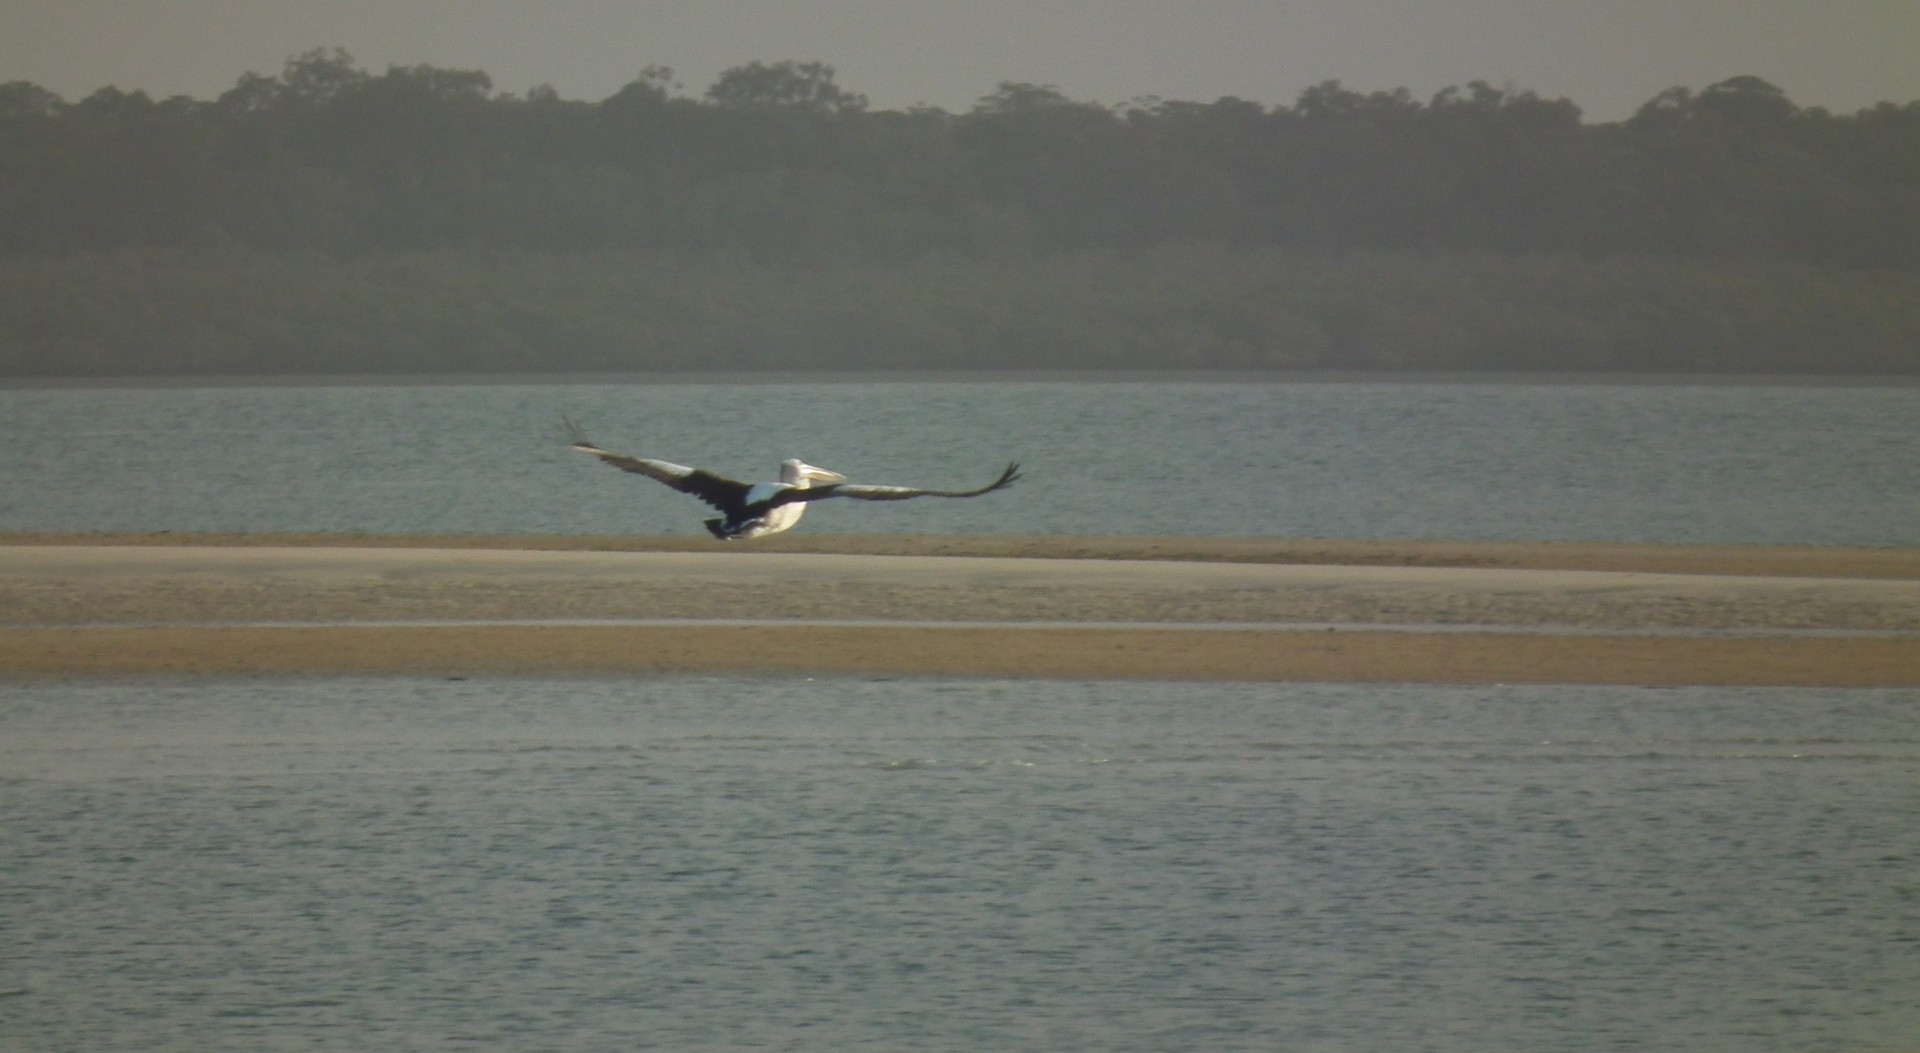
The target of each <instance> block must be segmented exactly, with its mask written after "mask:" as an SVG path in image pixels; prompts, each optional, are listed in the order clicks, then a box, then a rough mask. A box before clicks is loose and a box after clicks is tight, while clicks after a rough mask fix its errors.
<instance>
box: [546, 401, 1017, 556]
mask: <svg viewBox="0 0 1920 1053" xmlns="http://www.w3.org/2000/svg"><path fill="white" fill-rule="evenodd" d="M567 427H568V429H569V431H570V432H571V433H572V438H573V442H572V443H571V444H570V445H569V446H568V449H573V450H578V451H580V452H581V453H584V454H586V455H588V456H589V457H598V458H599V459H600V460H602V461H605V462H606V463H608V464H611V465H613V466H614V467H615V468H618V469H620V470H621V471H623V472H633V473H634V474H636V475H644V476H646V477H647V478H649V479H657V480H659V481H660V482H663V483H665V484H667V485H668V486H671V487H673V488H674V489H675V490H678V491H680V492H681V493H686V494H692V495H693V496H695V497H697V498H699V499H700V500H702V501H705V502H706V503H708V504H710V505H712V506H713V507H714V508H716V509H718V510H719V511H720V517H719V518H717V519H709V520H707V521H706V524H707V530H708V532H709V533H711V534H712V535H713V536H714V537H717V538H719V539H720V540H722V541H741V540H745V539H747V538H754V537H765V536H766V535H768V534H778V533H780V532H781V531H783V530H792V529H793V527H794V524H796V523H798V522H800V517H801V516H802V515H804V514H805V513H806V511H807V504H808V502H811V501H824V500H826V499H827V498H829V497H851V498H854V499H856V500H860V501H905V500H906V499H907V498H909V497H979V496H980V495H981V494H990V493H992V492H993V491H995V490H1002V489H1005V488H1006V487H1008V486H1011V485H1012V484H1013V481H1014V480H1015V479H1018V478H1020V466H1019V465H1018V464H1009V465H1007V469H1006V471H1003V472H1001V473H1000V478H998V479H995V480H994V481H993V482H990V483H988V484H987V485H985V486H983V487H981V488H980V489H978V490H922V489H919V488H917V487H911V486H871V485H867V484H863V483H849V482H847V477H846V476H844V475H841V474H840V473H839V472H832V471H828V470H827V469H825V468H819V467H816V466H814V465H811V464H808V463H807V462H805V461H802V460H800V459H798V458H789V459H788V460H785V461H781V462H780V481H779V482H777V483H742V482H736V481H735V480H732V479H728V478H725V477H723V476H718V475H715V474H713V473H712V472H709V471H706V470H704V469H700V468H689V467H687V466H686V465H684V464H674V463H672V462H671V461H656V460H654V459H653V458H651V457H633V456H630V455H628V454H624V453H613V452H611V451H609V450H603V449H601V448H600V447H598V446H595V445H594V444H593V443H591V442H589V441H588V440H587V437H586V435H585V434H583V433H582V432H581V431H580V428H579V426H578V425H576V424H574V423H573V422H572V421H568V422H567ZM815 483H820V484H823V485H819V486H815V485H814V484H815Z"/></svg>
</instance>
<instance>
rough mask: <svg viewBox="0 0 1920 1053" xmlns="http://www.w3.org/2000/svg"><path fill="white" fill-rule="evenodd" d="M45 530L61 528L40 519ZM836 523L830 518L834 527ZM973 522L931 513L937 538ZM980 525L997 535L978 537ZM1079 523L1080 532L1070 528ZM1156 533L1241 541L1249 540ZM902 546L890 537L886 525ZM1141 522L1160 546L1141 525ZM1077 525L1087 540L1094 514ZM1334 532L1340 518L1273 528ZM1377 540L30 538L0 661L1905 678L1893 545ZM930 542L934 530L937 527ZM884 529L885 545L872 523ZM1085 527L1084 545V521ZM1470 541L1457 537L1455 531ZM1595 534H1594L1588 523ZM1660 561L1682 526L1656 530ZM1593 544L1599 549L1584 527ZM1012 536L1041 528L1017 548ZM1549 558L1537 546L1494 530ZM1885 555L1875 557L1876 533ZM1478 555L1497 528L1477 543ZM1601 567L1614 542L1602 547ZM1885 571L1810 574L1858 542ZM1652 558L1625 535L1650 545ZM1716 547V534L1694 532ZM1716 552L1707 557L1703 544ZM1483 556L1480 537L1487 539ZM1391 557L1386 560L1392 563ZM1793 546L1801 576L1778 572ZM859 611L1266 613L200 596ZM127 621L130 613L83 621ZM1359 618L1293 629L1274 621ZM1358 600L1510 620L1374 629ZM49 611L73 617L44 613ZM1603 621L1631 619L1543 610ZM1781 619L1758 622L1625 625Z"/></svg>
mask: <svg viewBox="0 0 1920 1053" xmlns="http://www.w3.org/2000/svg"><path fill="white" fill-rule="evenodd" d="M47 540H53V539H47ZM834 540H840V541H844V539H834ZM967 540H968V539H925V542H926V543H927V545H928V546H929V547H933V550H935V551H942V550H950V549H951V548H952V547H955V546H956V545H958V547H961V548H963V549H964V548H965V545H964V542H966V541H967ZM991 540H995V541H999V540H1001V539H991ZM1062 540H1063V541H1065V542H1067V543H1073V542H1074V539H1062ZM1162 540H1163V541H1164V542H1166V543H1165V544H1161V545H1159V547H1158V551H1160V552H1167V551H1171V550H1173V549H1174V548H1175V547H1179V546H1184V547H1185V548H1186V549H1198V550H1204V551H1207V552H1209V553H1212V554H1213V556H1214V557H1215V558H1219V557H1220V555H1221V554H1222V553H1230V554H1229V555H1228V556H1227V557H1226V558H1230V559H1231V558H1246V556H1247V555H1248V552H1247V550H1246V545H1245V543H1233V542H1224V543H1209V542H1208V541H1207V540H1206V539H1162ZM887 541H888V543H889V545H892V546H895V547H896V548H897V547H898V545H899V539H887ZM1129 542H1130V543H1132V544H1135V545H1141V544H1147V545H1149V547H1152V546H1153V545H1154V544H1155V541H1154V539H1148V540H1147V541H1145V542H1142V541H1140V540H1137V539H1129ZM1079 543H1080V544H1081V545H1083V546H1085V539H1080V541H1079ZM1289 544H1296V545H1297V544H1313V545H1329V544H1331V545H1334V547H1336V548H1339V547H1340V546H1339V545H1338V543H1289ZM1395 545H1396V546H1397V548H1396V549H1392V550H1389V549H1386V548H1376V549H1374V550H1373V552H1372V555H1373V556H1374V557H1375V558H1374V559H1373V562H1374V563H1375V564H1376V565H1372V566H1346V565H1336V564H1288V563H1266V562H1253V563H1247V562H1238V563H1236V562H1174V561H1170V560H1165V559H1161V560H1144V561H1143V560H1132V561H1119V560H1112V559H1096V560H1087V559H1081V560H1068V559H1055V558H1014V557H1005V556H999V557H972V558H952V557H938V556H914V555H902V556H885V557H869V556H858V555H852V554H817V553H815V554H806V553H794V552H780V551H769V550H768V549H766V548H758V547H756V548H744V547H740V548H736V547H727V548H714V547H712V546H711V543H709V544H708V547H707V548H706V549H705V550H704V551H702V550H698V549H696V550H693V551H689V552H678V553H676V552H659V551H653V552H593V551H534V550H511V551H508V550H498V549H493V550H489V549H479V548H466V549H433V548H406V549H400V548H382V549H362V548H334V547H315V546H288V545H280V546H267V545H251V546H244V547H235V546H218V547H216V546H206V545H195V546H154V545H138V546H134V545H99V544H83V545H71V544H67V545H62V544H33V545H23V546H11V547H5V548H0V622H5V623H8V624H11V625H12V626H14V628H11V629H5V630H0V673H10V674H13V675H29V676H52V675H90V674H98V675H106V674H127V673H140V672H148V673H183V674H202V673H288V672H430V673H435V674H449V675H459V674H466V673H482V672H487V673H493V672H590V673H622V672H649V671H746V672H776V671H778V672H796V671H798V672H808V671H811V672H821V673H885V674H911V673H937V674H956V675H986V676H1057V677H1154V678H1171V679H1190V678H1215V679H1251V680H1289V679H1294V680H1348V679H1367V680H1419V681H1499V682H1522V681H1554V682H1594V683H1673V684H1677V683H1780V684H1788V683H1792V684H1835V685H1865V684H1914V683H1920V639H1916V638H1914V637H1913V636H1904V637H1885V636H1882V637H1871V638H1849V637H1835V636H1818V635H1804V634H1801V635H1795V634H1796V633H1801V632H1802V631H1804V630H1810V629H1811V630H1828V631H1834V630H1843V631H1878V632H1887V631H1893V632H1898V633H1903V634H1912V633H1920V581H1917V580H1915V579H1914V578H1913V577H1911V576H1910V575H1911V571H1912V568H1913V567H1914V566H1915V564H1916V562H1917V561H1915V560H1913V559H1912V557H1911V554H1910V550H1897V551H1896V550H1866V552H1864V553H1862V552H1854V551H1853V550H1841V551H1839V552H1834V553H1831V554H1830V555H1831V558H1830V559H1829V560H1827V561H1826V562H1824V563H1823V562H1822V561H1821V559H1820V558H1819V555H1820V553H1822V552H1823V551H1824V550H1794V555H1793V559H1792V561H1790V564H1789V561H1784V560H1782V559H1778V558H1770V556H1769V553H1768V551H1767V550H1756V551H1755V552H1752V553H1739V552H1736V553H1734V555H1735V556H1737V557H1738V558H1739V559H1741V560H1742V561H1743V562H1742V565H1744V566H1748V567H1754V568H1764V569H1772V570H1776V571H1778V570H1780V569H1781V568H1782V567H1784V566H1788V565H1791V566H1793V568H1794V571H1791V572H1784V573H1772V574H1763V575H1752V574H1749V575H1744V576H1741V575H1728V574H1714V575H1707V574H1675V573H1644V572H1639V571H1627V570H1564V569H1556V570H1513V569H1496V568H1493V567H1484V565H1483V568H1481V569H1474V568H1469V567H1461V566H1457V565H1456V566H1433V565H1430V564H1432V563H1434V562H1437V561H1439V560H1441V559H1443V558H1447V557H1449V556H1457V555H1458V553H1457V552H1449V551H1445V550H1443V549H1441V548H1439V547H1423V546H1420V545H1415V544H1405V543H1395ZM934 546H946V549H941V548H937V547H934ZM878 547H881V548H882V549H883V550H888V549H887V546H878ZM1094 547H1098V546H1094ZM1469 547H1472V546H1469ZM1590 547H1591V546H1590ZM1650 548H1653V549H1656V550H1657V551H1656V552H1654V553H1653V554H1654V555H1656V556H1659V557H1660V558H1661V559H1663V560H1664V561H1665V562H1664V564H1663V565H1667V566H1685V565H1687V564H1686V562H1685V560H1684V559H1682V558H1680V557H1682V556H1684V555H1685V552H1684V551H1683V550H1680V549H1676V548H1673V547H1666V546H1653V547H1650ZM1600 549H1601V551H1600V552H1598V553H1595V555H1600V556H1605V555H1608V554H1609V551H1610V550H1606V549H1605V547H1604V546H1603V547H1600ZM1026 551H1033V547H1032V546H1028V548H1027V549H1026ZM1516 553H1518V554H1520V555H1526V554H1528V553H1531V554H1532V558H1533V559H1535V560H1536V562H1535V563H1534V564H1533V565H1536V566H1548V567H1553V566H1564V565H1565V564H1566V561H1567V560H1568V559H1569V558H1570V557H1571V556H1572V555H1574V554H1572V553H1568V552H1564V551H1559V552H1556V551H1555V547H1554V546H1526V547H1524V551H1523V550H1522V547H1517V546H1515V547H1510V550H1509V551H1507V552H1504V553H1500V554H1499V555H1500V556H1501V557H1502V558H1505V559H1507V560H1508V561H1509V562H1512V561H1513V558H1514V556H1515V555H1516ZM1889 553H1891V557H1890V556H1889ZM1480 555H1481V556H1483V557H1486V556H1488V555H1489V553H1488V552H1487V551H1485V550H1483V551H1482V552H1481V553H1480ZM1611 555H1612V556H1613V557H1614V559H1615V560H1616V562H1615V563H1609V562H1607V561H1606V560H1605V559H1601V560H1598V562H1600V563H1601V565H1603V566H1609V565H1617V561H1618V560H1619V559H1622V558H1625V557H1627V556H1631V555H1633V554H1632V553H1621V552H1611ZM1862 555H1867V556H1868V557H1869V558H1867V559H1865V560H1864V562H1865V563H1866V564H1868V565H1870V566H1871V568H1872V571H1871V572H1872V573H1874V574H1875V575H1877V576H1873V577H1867V576H1858V577H1850V576H1815V575H1813V574H1812V573H1811V572H1812V571H1815V570H1818V569H1819V568H1821V567H1822V566H1825V567H1828V568H1832V567H1846V568H1848V569H1852V568H1853V567H1855V566H1857V565H1858V564H1860V563H1861V562H1863V561H1862V560H1861V559H1860V558H1859V557H1860V556H1862ZM1642 556H1643V557H1644V554H1642ZM1702 557H1703V559H1704V560H1705V561H1706V565H1712V566H1716V568H1718V567H1719V566H1724V565H1725V563H1726V560H1727V559H1728V558H1729V557H1728V554H1727V552H1726V550H1724V549H1720V550H1715V551H1713V552H1707V553H1702ZM1715 560H1719V563H1715ZM1489 562H1491V560H1489ZM1396 564H1397V565H1396ZM1795 572H1797V574H1798V576H1794V573H1795ZM768 617H772V618H796V619H799V618H816V619H817V618H857V619H881V620H892V619H899V620H902V621H904V622H908V623H910V622H912V621H916V620H941V621H1003V620H1016V621H1020V620H1058V621H1101V622H1110V621H1143V622H1144V621H1151V622H1271V623H1275V625H1276V628H1275V629H1274V630H1271V631H1208V632H1186V631H1181V630H1177V629H1171V630H1170V629H1143V630H1138V631H1131V630H1125V629H1108V628H1102V629H1037V628H1036V629H1010V628H1005V627H991V628H987V627H982V628H972V627H969V628H955V627H942V628H928V627H917V628H916V627H913V626H912V625H910V624H903V625H901V626H899V627H858V628H849V627H834V626H712V627H708V626H671V627H666V626H644V627H636V626H577V625H576V626H487V627H480V626H475V627H446V626H435V627H421V626H412V627H400V626H395V627H377V626H365V625H355V626H339V625H335V626H331V627H233V628H196V627H192V626H190V625H186V624H184V623H194V622H209V621H215V622H262V621H276V622H277V621H299V622H345V621H352V622H367V621H373V622H378V621H397V620H407V619H451V620H460V619H516V620H537V619H542V618H548V619H553V618H768ZM129 622H138V623H143V625H144V626H145V627H141V628H128V627H118V628H109V627H102V626H105V625H109V624H111V623H121V625H122V626H124V625H125V623H129ZM1303 622H1314V623H1317V622H1331V623H1343V624H1348V625H1353V626H1355V628H1354V629H1344V628H1343V629H1341V630H1340V631H1338V632H1299V631H1293V630H1290V629H1287V628H1284V627H1283V626H1284V625H1286V624H1287V623H1303ZM1369 623H1395V624H1424V623H1433V624H1443V625H1455V626H1459V625H1483V626H1492V625H1507V626H1515V627H1522V626H1524V627H1528V628H1529V629H1530V630H1533V631H1529V632H1527V633H1498V632H1447V633H1433V634H1424V633H1407V632H1395V633H1377V632H1361V631H1356V630H1357V629H1358V628H1359V627H1360V626H1363V625H1365V624H1369ZM50 625H61V626H90V627H87V628H46V626H50ZM1543 626H1546V627H1559V626H1565V627H1578V628H1608V629H1612V630H1622V631H1625V632H1626V633H1627V635H1615V636H1583V635H1557V634H1553V633H1541V632H1539V631H1537V630H1538V629H1539V628H1540V627H1543ZM1725 628H1739V629H1745V630H1749V631H1752V630H1760V631H1778V632H1779V633H1780V635H1778V636H1762V637H1758V638H1751V637H1748V638H1738V639H1731V638H1703V637H1694V636H1676V635H1635V631H1636V630H1642V631H1646V632H1648V633H1660V634H1665V633H1668V632H1670V631H1671V630H1686V629H1725Z"/></svg>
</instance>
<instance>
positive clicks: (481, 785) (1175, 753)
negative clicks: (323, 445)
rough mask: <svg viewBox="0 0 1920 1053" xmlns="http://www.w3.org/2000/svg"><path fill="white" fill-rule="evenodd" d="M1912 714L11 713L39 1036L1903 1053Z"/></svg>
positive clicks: (1672, 698)
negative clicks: (1876, 1052)
mask: <svg viewBox="0 0 1920 1053" xmlns="http://www.w3.org/2000/svg"><path fill="white" fill-rule="evenodd" d="M1916 706H1920V693H1916V692H1913V691H1857V690H1856V691H1814V690H1802V689H1767V690H1754V689H1679V690H1649V689H1631V688H1580V687H1525V688H1522V687H1479V688H1467V687H1448V688H1441V687H1412V686H1408V687H1381V686H1311V685H1191V684H1151V683H1045V682H1039V683H1027V682H995V681H973V680H955V681H943V680H834V679H827V680H758V679H737V678H668V679H658V680H633V681H624V680H518V679H515V680H477V681H443V680H428V679H315V680H266V681H258V682H241V681H222V682H212V683H206V682H181V683H167V682H147V683H112V684H109V683H97V684H96V683H75V684H58V685H23V684H15V685H10V686H7V687H6V688H5V690H4V693H0V794H3V795H4V801H5V811H4V814H0V824H4V825H3V826H0V830H3V832H4V839H3V841H0V843H3V844H4V852H3V853H0V918H4V927H5V931H6V938H5V939H4V940H0V1048H5V1049H9V1050H12V1049H19V1050H44V1051H59V1050H75V1051H79V1050H89V1051H91V1050H105V1049H141V1050H194V1051H224V1050H260V1049H298V1050H307V1049H325V1050H369V1049H378V1050H443V1049H472V1050H630V1049H685V1050H695V1049H792V1050H848V1049H873V1050H897V1049H928V1050H1010V1049H1032V1050H1077V1049H1101V1050H1209V1051H1218V1050H1226V1051H1234V1050H1246V1051H1255V1050H1258V1051H1271V1050H1277V1049H1285V1050H1386V1049H1392V1050H1454V1049H1458V1050H1473V1051H1523V1050H1524V1051H1539V1050H1635V1051H1640V1050H1689V1051H1716V1050H1726V1051H1741V1053H1752V1051H1770V1050H1781V1051H1787V1050H1793V1051H1804V1050H1813V1049H1820V1050H1887V1049H1894V1048H1911V1046H1912V1045H1913V1042H1914V1036H1916V1035H1920V998H1916V995H1915V992H1917V991H1920V822H1917V821H1916V819H1920V735H1917V734H1916V732H1915V730H1914V729H1915V727H1916V724H1915V722H1914V719H1913V715H1914V712H1915V708H1916Z"/></svg>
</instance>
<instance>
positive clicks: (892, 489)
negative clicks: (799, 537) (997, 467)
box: [771, 463, 1020, 505]
mask: <svg viewBox="0 0 1920 1053" xmlns="http://www.w3.org/2000/svg"><path fill="white" fill-rule="evenodd" d="M1018 478H1020V465H1019V464H1018V463H1015V464H1009V465H1007V470H1006V471H1004V472H1001V473H1000V478H998V479H995V480H994V481H993V482H990V483H988V484H987V485H985V486H983V487H981V488H980V489H978V490H922V489H920V488H918V487H912V486H869V485H866V484H864V483H829V484H827V485H825V486H815V487H809V488H808V489H805V490H784V491H782V492H780V493H778V494H776V495H774V497H773V499H772V502H771V503H772V504H775V505H786V504H792V503H793V502H795V501H824V500H826V499H827V498H829V497H852V498H856V499H858V500H861V501H905V500H906V499H907V498H909V497H979V496H980V495H981V494H990V493H992V492H994V491H995V490H1004V489H1006V488H1007V487H1009V486H1012V485H1013V482H1014V480H1016V479H1018Z"/></svg>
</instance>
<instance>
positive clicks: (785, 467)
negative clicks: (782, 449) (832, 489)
mask: <svg viewBox="0 0 1920 1053" xmlns="http://www.w3.org/2000/svg"><path fill="white" fill-rule="evenodd" d="M780 481H781V482H783V483H786V484H787V485H788V486H797V487H800V488H802V489H805V488H806V487H807V486H808V485H810V484H812V483H844V482H846V481H847V477H846V476H844V475H841V474H840V473H839V472H832V471H828V470H827V469H825V468H817V467H815V466H813V465H811V464H808V463H807V462H805V461H803V460H801V459H800V458H798V457H790V458H788V459H787V460H784V461H781V462H780Z"/></svg>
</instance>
